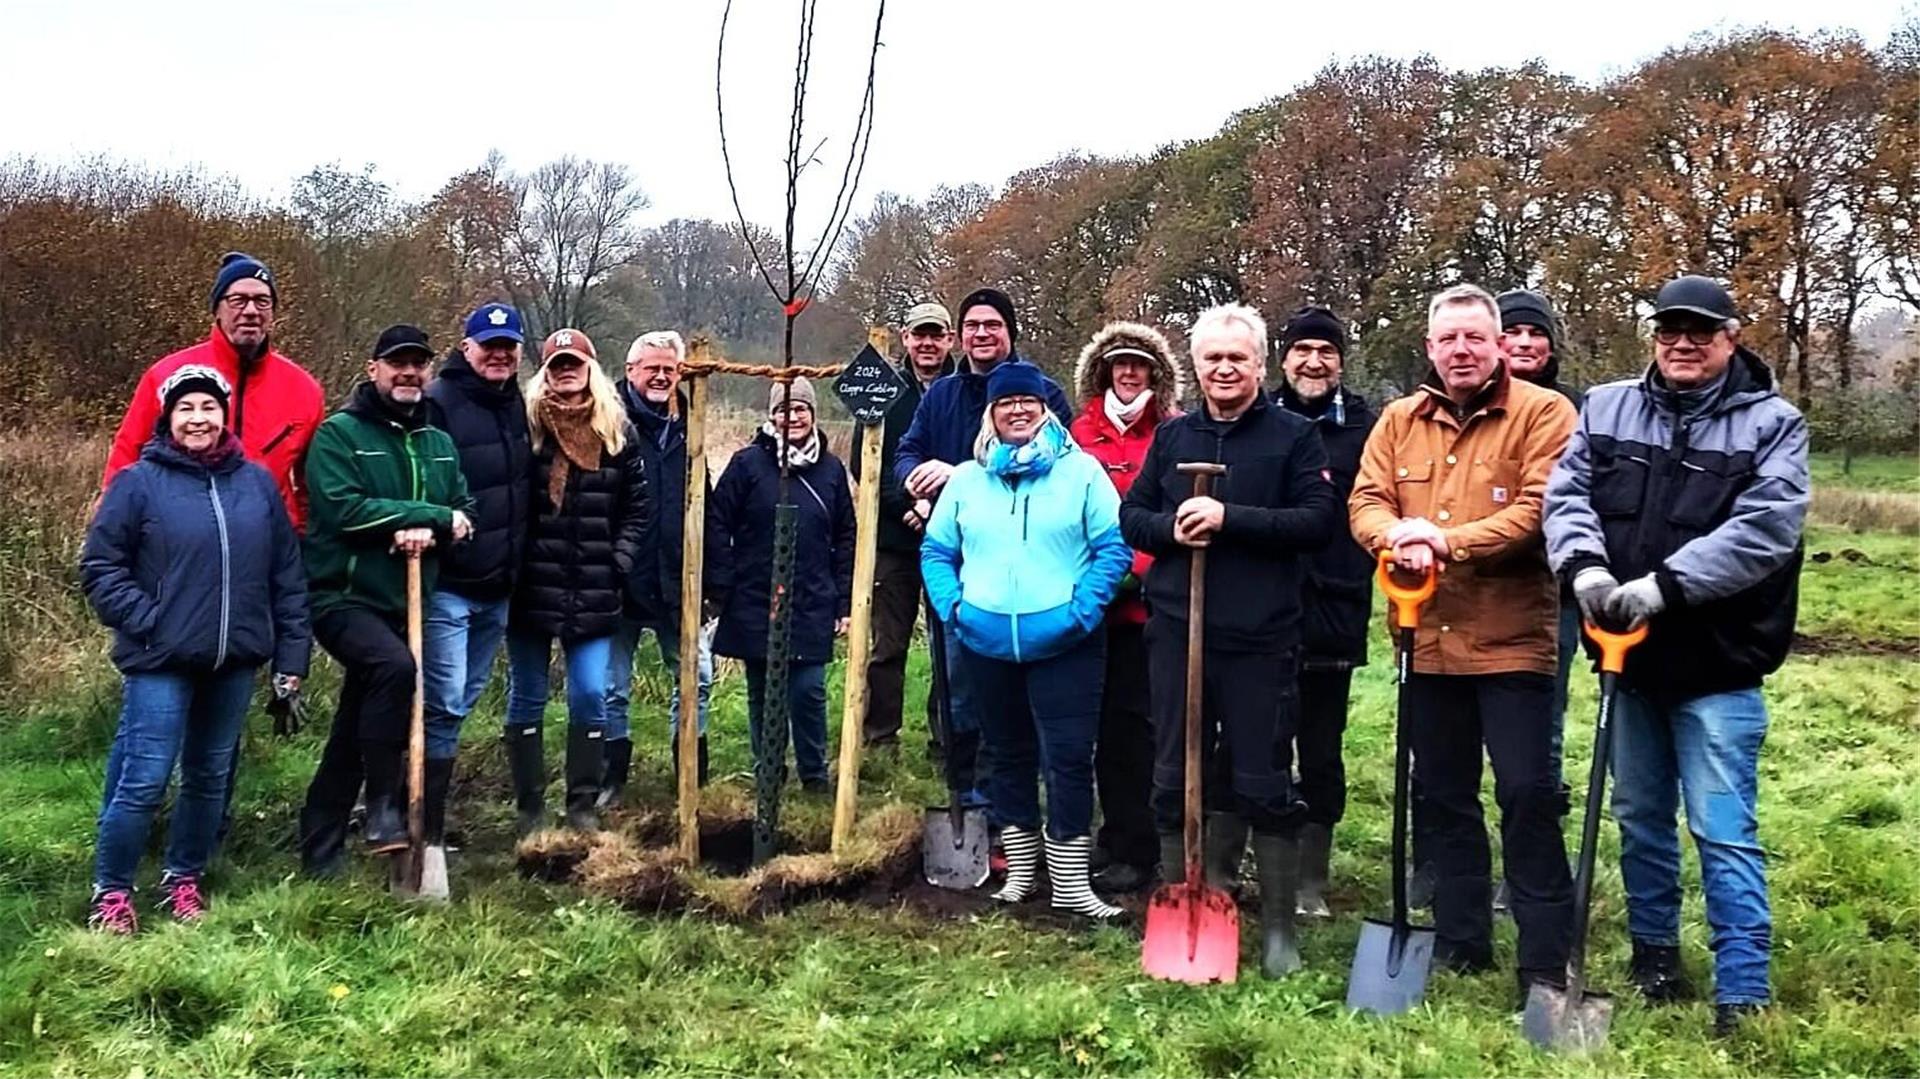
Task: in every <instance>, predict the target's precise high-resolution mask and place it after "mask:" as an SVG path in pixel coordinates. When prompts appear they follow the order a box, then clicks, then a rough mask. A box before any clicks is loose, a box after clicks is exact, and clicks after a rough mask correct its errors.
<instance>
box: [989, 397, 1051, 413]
mask: <svg viewBox="0 0 1920 1079" xmlns="http://www.w3.org/2000/svg"><path fill="white" fill-rule="evenodd" d="M993 407H995V408H997V409H1000V410H1002V411H1006V412H1011V411H1013V410H1014V409H1016V408H1018V409H1026V410H1032V409H1036V408H1040V407H1042V403H1041V401H1040V399H1039V398H1038V397H1002V398H1000V399H999V400H998V401H995V402H994V403H993Z"/></svg>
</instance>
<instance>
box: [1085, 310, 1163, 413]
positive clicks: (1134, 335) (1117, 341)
mask: <svg viewBox="0 0 1920 1079" xmlns="http://www.w3.org/2000/svg"><path fill="white" fill-rule="evenodd" d="M1116 348H1137V349H1139V350H1140V351H1142V352H1145V353H1146V354H1147V355H1149V356H1151V357H1152V358H1153V361H1152V365H1151V366H1152V369H1153V374H1152V376H1151V378H1150V379H1149V380H1148V384H1147V388H1148V389H1150V390H1152V391H1153V396H1154V398H1155V399H1156V400H1158V401H1160V402H1161V405H1162V407H1163V408H1169V409H1170V408H1174V407H1176V406H1177V405H1178V404H1179V403H1180V401H1181V400H1183V399H1184V398H1185V397H1186V396H1187V375H1186V372H1185V371H1182V370H1181V369H1180V365H1179V364H1177V363H1175V362H1174V359H1173V348H1172V346H1170V345H1168V344H1167V339H1166V336H1165V335H1164V334H1162V333H1161V332H1160V331H1159V330H1156V329H1154V328H1153V327H1151V326H1143V325H1141V324H1140V323H1138V322H1109V323H1107V324H1106V325H1105V326H1102V327H1101V328H1100V332H1099V333H1096V334H1094V335H1093V340H1091V341H1088V342H1087V347H1085V348H1083V349H1081V350H1080V359H1079V361H1078V362H1077V363H1075V364H1074V366H1073V392H1074V394H1075V395H1076V397H1077V399H1078V400H1080V401H1090V400H1092V399H1093V398H1095V397H1098V396H1100V395H1101V394H1103V393H1106V392H1107V387H1108V386H1109V385H1111V380H1110V379H1109V378H1108V376H1107V365H1106V364H1105V363H1102V362H1101V358H1102V357H1103V356H1105V355H1106V354H1107V353H1109V352H1111V351H1113V350H1114V349H1116Z"/></svg>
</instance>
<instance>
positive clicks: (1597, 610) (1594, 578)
mask: <svg viewBox="0 0 1920 1079" xmlns="http://www.w3.org/2000/svg"><path fill="white" fill-rule="evenodd" d="M1619 587H1620V582H1619V581H1616V580H1614V579H1613V574H1612V573H1609V572H1608V571H1607V569H1606V568H1605V567H1604V566H1588V567H1587V568H1586V569H1583V570H1581V571H1580V572H1579V573H1576V574H1574V575H1573V598H1574V600H1575V601H1576V602H1578V603H1579V604H1580V617H1582V618H1584V619H1586V620H1587V621H1588V622H1591V623H1593V624H1594V625H1596V626H1598V625H1601V624H1603V622H1604V620H1605V619H1606V615H1607V599H1608V598H1609V597H1610V596H1612V595H1613V590H1614V589H1616V588H1619Z"/></svg>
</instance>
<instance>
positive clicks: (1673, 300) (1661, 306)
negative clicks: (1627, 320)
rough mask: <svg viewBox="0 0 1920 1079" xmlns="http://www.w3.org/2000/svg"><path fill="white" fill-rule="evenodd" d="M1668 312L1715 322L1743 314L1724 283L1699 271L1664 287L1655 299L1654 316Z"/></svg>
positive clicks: (1661, 287)
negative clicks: (1734, 306)
mask: <svg viewBox="0 0 1920 1079" xmlns="http://www.w3.org/2000/svg"><path fill="white" fill-rule="evenodd" d="M1666 315H1697V316H1699V317H1700V318H1706V319H1712V320H1713V321H1715V322H1725V321H1727V320H1728V319H1730V318H1739V317H1740V314H1739V312H1737V311H1735V310H1734V309H1733V297H1732V296H1730V295H1728V294H1727V290H1726V289H1724V288H1721V287H1720V282H1718V281H1715V280H1714V279H1713V278H1711V277H1702V276H1700V275H1699V274H1687V275H1685V276H1682V277H1676V278H1674V279H1673V280H1671V281H1669V282H1667V283H1666V284H1664V285H1661V286H1660V291H1659V293H1658V294H1656V295H1655V296H1654V298H1653V317H1654V318H1655V319H1659V318H1661V317H1662V316H1666Z"/></svg>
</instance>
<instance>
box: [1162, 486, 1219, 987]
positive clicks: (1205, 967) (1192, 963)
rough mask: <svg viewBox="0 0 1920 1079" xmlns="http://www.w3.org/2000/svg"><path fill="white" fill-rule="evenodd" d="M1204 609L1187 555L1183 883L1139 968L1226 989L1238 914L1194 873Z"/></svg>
mask: <svg viewBox="0 0 1920 1079" xmlns="http://www.w3.org/2000/svg"><path fill="white" fill-rule="evenodd" d="M1179 468H1180V471H1181V472H1184V473H1186V474H1187V475H1190V476H1192V477H1193V497H1195V498H1205V497H1206V495H1207V488H1208V486H1209V485H1210V484H1211V482H1212V480H1213V477H1215V476H1218V475H1221V474H1223V473H1225V472H1226V470H1227V468H1226V466H1225V465H1218V464H1211V463H1197V464H1184V465H1181V466H1179ZM1206 607H1207V549H1206V548H1205V547H1195V548H1194V549H1193V581H1192V584H1190V585H1189V586H1188V588H1187V730H1186V735H1187V768H1186V804H1185V807H1184V815H1185V820H1184V822H1183V823H1184V825H1185V832H1186V836H1185V838H1186V848H1187V849H1186V861H1187V871H1186V879H1185V880H1183V881H1182V882H1180V883H1178V884H1162V885H1161V886H1160V887H1159V888H1157V889H1155V890H1154V893H1153V898H1152V899H1151V900H1149V901H1148V903H1147V931H1146V936H1145V938H1144V939H1143V940H1142V941H1141V942H1140V966H1141V967H1142V968H1143V969H1145V970H1146V972H1147V974H1149V975H1150V976H1152V977H1155V978H1161V979H1164V980H1166V981H1170V982H1189V983H1192V984H1195V985H1204V984H1206V983H1207V982H1230V981H1233V980H1234V978H1235V977H1236V976H1237V975H1238V974H1239V972H1240V910H1239V908H1237V907H1235V906H1234V905H1233V897H1232V896H1229V895H1228V894H1227V893H1225V892H1223V891H1221V890H1220V889H1218V888H1210V887H1208V886H1207V876H1206V873H1205V872H1204V871H1202V869H1201V868H1200V851H1201V847H1200V655H1201V628H1202V625H1203V622H1204V618H1203V616H1204V614H1205V612H1206Z"/></svg>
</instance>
